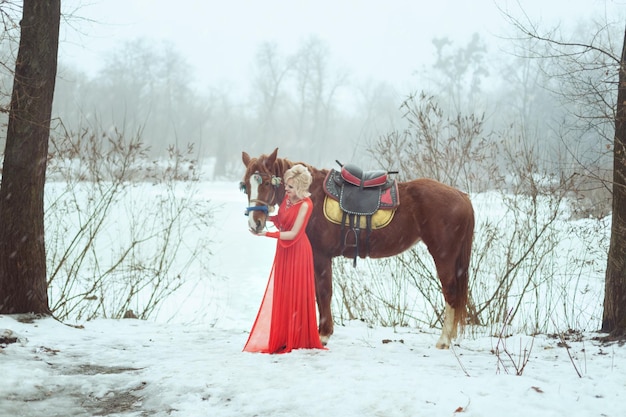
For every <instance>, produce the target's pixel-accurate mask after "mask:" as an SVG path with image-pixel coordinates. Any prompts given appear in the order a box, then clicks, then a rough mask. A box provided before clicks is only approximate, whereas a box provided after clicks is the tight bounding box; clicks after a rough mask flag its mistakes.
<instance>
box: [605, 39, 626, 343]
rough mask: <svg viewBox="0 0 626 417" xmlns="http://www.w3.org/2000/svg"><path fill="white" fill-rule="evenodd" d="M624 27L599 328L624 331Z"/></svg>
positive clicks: (612, 333)
mask: <svg viewBox="0 0 626 417" xmlns="http://www.w3.org/2000/svg"><path fill="white" fill-rule="evenodd" d="M625 152H626V31H625V33H624V45H623V47H622V57H621V60H620V68H619V80H618V89H617V111H616V113H615V139H614V148H613V216H612V219H613V220H612V225H611V245H610V247H609V256H608V264H607V268H606V280H605V293H604V314H603V317H602V331H603V332H607V333H610V336H613V337H622V336H624V335H626V153H625Z"/></svg>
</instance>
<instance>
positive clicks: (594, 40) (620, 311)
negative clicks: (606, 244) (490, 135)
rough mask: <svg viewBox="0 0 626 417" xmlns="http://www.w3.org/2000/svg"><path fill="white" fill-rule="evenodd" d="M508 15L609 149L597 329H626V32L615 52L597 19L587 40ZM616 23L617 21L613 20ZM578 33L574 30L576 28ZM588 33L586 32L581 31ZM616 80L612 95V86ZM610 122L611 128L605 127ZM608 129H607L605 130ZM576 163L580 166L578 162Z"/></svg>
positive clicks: (613, 333)
mask: <svg viewBox="0 0 626 417" xmlns="http://www.w3.org/2000/svg"><path fill="white" fill-rule="evenodd" d="M506 15H507V17H508V19H509V21H510V22H511V23H512V24H513V26H514V27H515V28H516V30H517V31H518V32H520V33H521V34H522V36H523V37H524V38H526V39H535V40H538V41H540V42H541V43H542V44H543V45H545V46H546V50H544V51H542V52H541V53H539V54H538V53H537V51H527V52H528V53H529V54H530V55H531V56H532V57H533V58H543V59H549V60H551V61H552V62H557V63H558V64H559V65H558V68H560V72H559V73H558V74H556V75H557V76H556V78H557V79H558V80H559V81H560V82H561V86H562V89H560V91H558V94H560V95H561V97H562V98H564V99H565V100H568V101H569V102H571V103H574V104H576V103H577V102H578V103H579V106H574V109H575V112H576V109H577V108H578V109H580V111H579V112H576V113H575V114H574V116H576V118H577V119H578V120H579V121H583V122H584V126H585V127H586V129H587V132H591V133H593V134H594V135H595V137H597V138H598V140H606V141H607V142H608V145H607V146H608V148H612V152H613V181H612V184H611V185H610V187H611V188H612V193H613V202H612V226H611V243H610V248H609V253H608V259H607V270H606V280H605V299H604V313H603V318H602V327H601V330H602V331H603V332H606V333H609V337H616V338H619V337H624V336H625V335H626V262H625V260H626V154H625V151H626V146H625V145H626V107H625V106H626V104H625V103H624V101H625V100H626V49H625V48H626V34H625V36H624V39H623V41H622V45H621V49H622V53H621V56H619V55H617V54H616V53H614V52H613V50H614V49H615V48H616V47H617V45H612V42H611V41H612V36H611V32H610V29H612V28H614V27H615V25H611V24H608V23H607V24H606V25H602V26H601V27H600V28H599V29H598V30H596V31H594V32H591V35H590V37H589V40H588V41H566V40H563V38H562V37H560V36H559V35H558V34H557V33H556V32H555V31H552V32H549V33H547V34H541V33H540V32H539V29H538V28H537V27H536V26H535V25H533V24H532V23H524V22H522V21H520V20H519V19H516V18H514V17H513V16H512V15H510V14H506ZM618 24H619V25H620V26H621V24H623V23H618ZM579 33H580V32H579ZM585 33H589V32H585ZM616 86H617V95H616V94H615V87H616ZM611 123H613V124H614V130H613V129H611V128H610V127H611ZM611 130H613V132H611ZM581 169H583V170H585V166H584V165H582V164H581Z"/></svg>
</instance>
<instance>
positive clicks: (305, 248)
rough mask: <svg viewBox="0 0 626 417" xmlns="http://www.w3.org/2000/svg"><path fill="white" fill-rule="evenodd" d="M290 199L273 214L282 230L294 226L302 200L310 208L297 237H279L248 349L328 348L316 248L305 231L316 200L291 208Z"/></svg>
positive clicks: (269, 350) (270, 350)
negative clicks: (320, 325) (320, 315)
mask: <svg viewBox="0 0 626 417" xmlns="http://www.w3.org/2000/svg"><path fill="white" fill-rule="evenodd" d="M286 201H287V198H285V199H284V200H283V202H282V203H281V205H280V209H279V211H278V215H277V216H276V217H275V218H273V220H274V224H275V225H276V226H277V227H279V228H280V230H283V231H289V230H291V229H292V228H293V225H294V223H295V221H296V218H297V216H298V211H299V210H300V208H301V207H302V206H301V203H302V202H306V203H308V211H307V213H306V217H305V220H304V224H303V225H302V228H301V229H300V232H299V233H298V235H297V236H296V238H295V239H293V240H281V239H277V240H278V242H277V244H276V255H275V256H274V264H273V265H272V270H271V272H270V276H269V281H268V283H267V288H266V289H265V295H264V296H263V301H262V302H261V307H260V308H259V312H258V314H257V317H256V320H255V322H254V325H253V326H252V330H251V331H250V336H249V337H248V341H247V342H246V345H245V347H244V348H243V350H244V351H245V352H262V353H287V352H290V351H291V350H292V349H302V348H304V349H312V348H315V349H325V348H324V347H323V346H322V343H321V341H320V337H319V333H318V331H317V313H316V310H315V275H314V272H313V251H312V250H311V243H310V242H309V238H308V237H307V235H306V233H305V229H306V224H307V223H308V221H309V218H310V217H311V212H312V211H313V202H312V201H311V199H310V198H308V197H307V198H304V199H302V200H300V201H299V202H298V203H296V204H294V205H293V206H291V207H289V208H287V205H286Z"/></svg>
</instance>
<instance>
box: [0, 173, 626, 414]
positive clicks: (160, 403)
mask: <svg viewBox="0 0 626 417" xmlns="http://www.w3.org/2000/svg"><path fill="white" fill-rule="evenodd" d="M203 195H205V196H211V197H212V198H214V199H216V200H217V201H216V202H218V203H220V204H218V205H217V207H218V208H217V210H216V223H215V224H216V230H215V232H214V240H215V244H214V245H213V246H212V253H211V254H210V260H209V261H210V263H211V266H212V271H213V273H214V276H211V277H199V279H198V281H196V282H194V283H193V284H190V286H189V287H186V288H185V289H184V291H183V292H181V294H180V295H179V297H178V298H177V299H173V300H171V301H170V303H168V304H166V305H165V306H163V308H162V310H161V311H160V312H159V316H158V317H156V318H155V320H154V321H142V320H136V319H121V320H110V319H97V320H92V321H87V322H84V323H78V324H71V323H69V324H67V323H66V324H64V323H60V322H59V321H57V320H55V319H54V318H44V319H36V318H33V317H30V316H28V315H10V316H8V315H4V316H0V338H17V341H16V342H15V343H10V344H3V345H0V346H3V347H2V348H0V416H29V417H39V416H46V417H53V416H64V417H68V416H104V415H106V416H129V417H130V416H181V417H182V416H184V417H194V416H238V417H245V416H301V417H302V416H321V415H328V414H331V415H336V416H342V417H350V416H355V417H356V416H385V417H387V416H399V417H400V416H402V417H404V416H452V415H465V416H481V417H490V416H494V417H495V416H498V417H501V416H507V417H515V416H524V417H526V416H533V417H543V416H546V417H547V416H581V417H582V416H584V417H588V416H610V417H614V416H621V415H623V407H622V406H621V405H622V404H623V403H624V401H625V400H626V377H625V376H624V375H625V374H626V349H625V348H624V347H623V346H620V345H619V344H615V343H613V344H603V343H601V342H599V341H598V340H596V339H595V338H596V337H597V336H601V335H599V334H596V333H593V332H589V331H586V332H584V333H579V332H576V331H572V332H570V333H567V334H565V335H563V337H562V338H561V337H556V336H553V335H537V336H534V337H531V336H528V335H524V334H514V335H512V336H510V337H507V338H501V337H498V335H489V336H486V335H480V334H478V333H472V332H468V334H466V335H465V336H464V337H462V338H460V339H459V340H457V343H458V344H455V345H454V346H453V348H452V349H450V350H438V349H436V348H435V347H434V346H435V343H436V341H437V338H438V337H439V333H438V331H437V330H436V329H419V328H415V327H399V328H398V327H396V328H388V327H372V326H370V325H367V324H365V323H363V322H361V321H349V322H345V323H344V324H343V325H337V326H336V327H335V334H334V335H333V336H332V337H331V339H330V342H329V345H328V348H329V349H328V350H327V351H320V350H297V351H294V352H291V353H289V354H285V355H264V354H252V353H245V352H242V348H243V345H244V343H245V341H246V339H247V336H248V331H249V330H250V327H251V326H252V323H253V321H254V317H255V315H256V311H257V308H258V305H259V302H260V300H261V297H262V293H263V290H264V288H265V285H266V279H267V274H268V272H269V267H270V265H271V261H272V257H273V251H274V246H273V241H272V240H271V239H262V238H258V237H254V236H252V235H251V234H249V233H248V231H247V227H246V223H245V221H246V218H245V217H244V216H243V208H244V207H245V197H244V196H243V195H241V194H239V191H238V189H237V184H236V183H228V182H223V183H218V182H215V183H208V184H206V186H203ZM208 256H209V255H208ZM597 301H598V300H596V302H597ZM518 371H519V372H518ZM516 373H520V374H521V375H519V376H518V375H516ZM579 374H580V376H579Z"/></svg>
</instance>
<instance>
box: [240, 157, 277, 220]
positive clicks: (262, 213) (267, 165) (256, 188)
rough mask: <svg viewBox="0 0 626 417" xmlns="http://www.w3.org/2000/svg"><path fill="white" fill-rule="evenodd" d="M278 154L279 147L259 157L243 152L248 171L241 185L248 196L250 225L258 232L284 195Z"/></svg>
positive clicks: (247, 211)
mask: <svg viewBox="0 0 626 417" xmlns="http://www.w3.org/2000/svg"><path fill="white" fill-rule="evenodd" d="M277 154H278V148H276V149H275V150H274V152H272V153H271V154H270V155H261V156H259V157H258V158H251V157H250V155H248V154H247V153H246V152H242V154H241V159H242V161H243V164H244V165H245V167H246V173H245V174H244V176H243V181H241V183H240V186H241V190H242V191H243V192H244V193H246V195H247V196H248V208H247V209H246V215H247V216H248V225H249V226H250V229H252V230H255V231H256V232H260V231H261V230H263V228H264V227H265V222H266V220H267V216H268V215H269V214H270V213H271V212H272V211H273V210H274V206H275V205H276V204H280V202H281V200H282V198H283V197H284V189H283V187H282V186H281V176H282V174H283V172H282V171H281V170H280V164H278V163H277V160H276V155H277Z"/></svg>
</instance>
